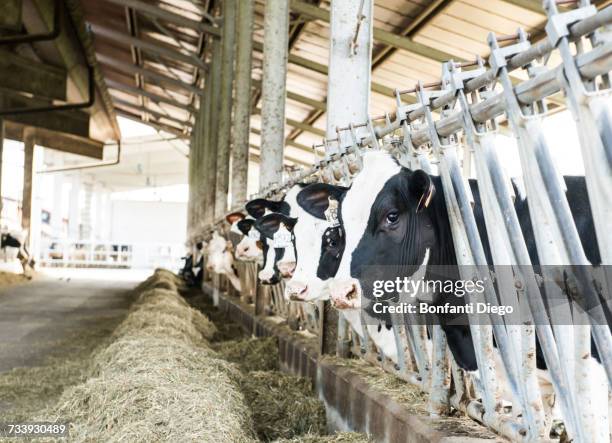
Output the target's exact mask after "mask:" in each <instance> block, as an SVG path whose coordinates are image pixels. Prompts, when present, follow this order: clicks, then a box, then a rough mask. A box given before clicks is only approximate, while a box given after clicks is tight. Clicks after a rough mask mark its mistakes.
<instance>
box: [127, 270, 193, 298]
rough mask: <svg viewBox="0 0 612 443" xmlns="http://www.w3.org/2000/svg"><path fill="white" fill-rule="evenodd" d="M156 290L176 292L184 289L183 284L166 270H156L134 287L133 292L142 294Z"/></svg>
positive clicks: (177, 277)
mask: <svg viewBox="0 0 612 443" xmlns="http://www.w3.org/2000/svg"><path fill="white" fill-rule="evenodd" d="M156 288H157V289H167V290H169V291H173V292H177V291H181V290H183V289H185V282H184V281H183V280H182V279H181V278H180V277H179V276H178V275H176V274H174V273H172V272H170V271H168V270H167V269H162V268H157V269H156V270H155V271H154V272H153V274H152V275H151V276H150V277H149V278H147V279H146V280H145V281H143V282H142V283H140V284H139V285H138V286H136V288H135V289H134V290H135V291H136V292H144V291H147V290H149V289H156Z"/></svg>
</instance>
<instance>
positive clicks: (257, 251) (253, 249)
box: [236, 226, 263, 262]
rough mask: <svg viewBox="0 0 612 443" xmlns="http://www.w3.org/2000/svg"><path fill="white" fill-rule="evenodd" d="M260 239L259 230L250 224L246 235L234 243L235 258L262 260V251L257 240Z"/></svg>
mask: <svg viewBox="0 0 612 443" xmlns="http://www.w3.org/2000/svg"><path fill="white" fill-rule="evenodd" d="M259 240H260V235H259V231H257V229H255V227H253V226H251V228H250V229H249V231H248V233H247V235H245V236H244V237H242V240H240V242H238V244H237V245H236V259H238V260H240V261H259V262H261V261H262V260H263V251H262V249H261V247H260V246H259V245H258V243H257V242H259Z"/></svg>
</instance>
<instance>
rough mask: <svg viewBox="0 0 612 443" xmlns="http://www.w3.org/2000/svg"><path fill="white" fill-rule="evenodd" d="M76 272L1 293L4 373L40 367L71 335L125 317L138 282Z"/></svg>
mask: <svg viewBox="0 0 612 443" xmlns="http://www.w3.org/2000/svg"><path fill="white" fill-rule="evenodd" d="M71 273H72V275H73V277H72V278H70V279H66V278H62V279H61V280H60V279H58V278H49V277H47V278H42V279H41V280H38V281H33V282H31V283H28V284H25V285H20V286H13V287H8V288H2V289H0V337H1V339H0V372H4V371H8V370H10V369H12V368H15V367H22V366H26V367H27V366H35V365H38V364H40V363H41V362H42V361H43V360H44V358H45V357H47V356H48V355H50V354H53V353H54V352H56V351H58V350H59V349H57V348H58V347H65V344H66V342H69V341H70V337H78V336H79V335H80V333H82V332H85V331H89V330H91V328H93V327H100V325H101V324H104V325H105V326H106V324H108V325H109V326H112V325H113V324H116V323H117V322H119V321H120V319H121V318H122V317H123V316H124V315H125V313H126V312H127V309H128V307H129V306H130V304H131V300H132V294H131V289H132V288H133V287H134V286H135V285H136V284H137V280H136V279H131V278H126V276H123V278H121V277H122V276H119V278H112V275H113V274H112V273H109V272H108V271H106V272H105V274H104V275H103V276H104V277H105V278H95V277H97V276H96V275H95V274H92V273H91V272H89V273H88V274H84V275H82V276H79V272H75V270H74V269H73V270H72V272H71Z"/></svg>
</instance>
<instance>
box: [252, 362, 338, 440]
mask: <svg viewBox="0 0 612 443" xmlns="http://www.w3.org/2000/svg"><path fill="white" fill-rule="evenodd" d="M240 387H241V389H242V392H243V393H244V396H245V398H246V400H247V403H248V404H249V405H250V407H251V410H252V413H253V421H254V424H255V430H256V431H257V435H258V436H259V438H260V439H262V440H264V441H271V440H275V439H279V438H293V437H296V436H300V435H304V434H319V435H321V434H324V433H325V427H326V421H325V406H324V405H323V403H322V402H321V401H319V400H317V399H316V398H315V397H314V396H313V395H314V394H313V391H312V387H311V381H310V380H308V379H305V378H301V377H296V376H293V375H288V374H283V373H281V372H276V371H253V372H249V373H248V374H247V375H245V376H244V377H243V379H242V382H241V383H240Z"/></svg>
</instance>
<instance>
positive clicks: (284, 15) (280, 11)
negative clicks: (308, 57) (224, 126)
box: [259, 0, 289, 189]
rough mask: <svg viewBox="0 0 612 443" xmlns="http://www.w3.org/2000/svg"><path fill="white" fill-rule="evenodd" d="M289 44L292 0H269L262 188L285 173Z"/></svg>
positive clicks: (264, 71) (266, 9) (262, 116)
mask: <svg viewBox="0 0 612 443" xmlns="http://www.w3.org/2000/svg"><path fill="white" fill-rule="evenodd" d="M288 45H289V0H266V7H265V11H264V54H263V84H262V96H261V125H262V126H261V166H260V169H259V177H260V178H259V188H260V189H265V188H266V187H268V186H269V185H270V184H272V183H279V184H280V182H281V181H282V177H283V150H284V147H285V141H284V138H285V96H286V92H287V91H286V82H287V57H288Z"/></svg>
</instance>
